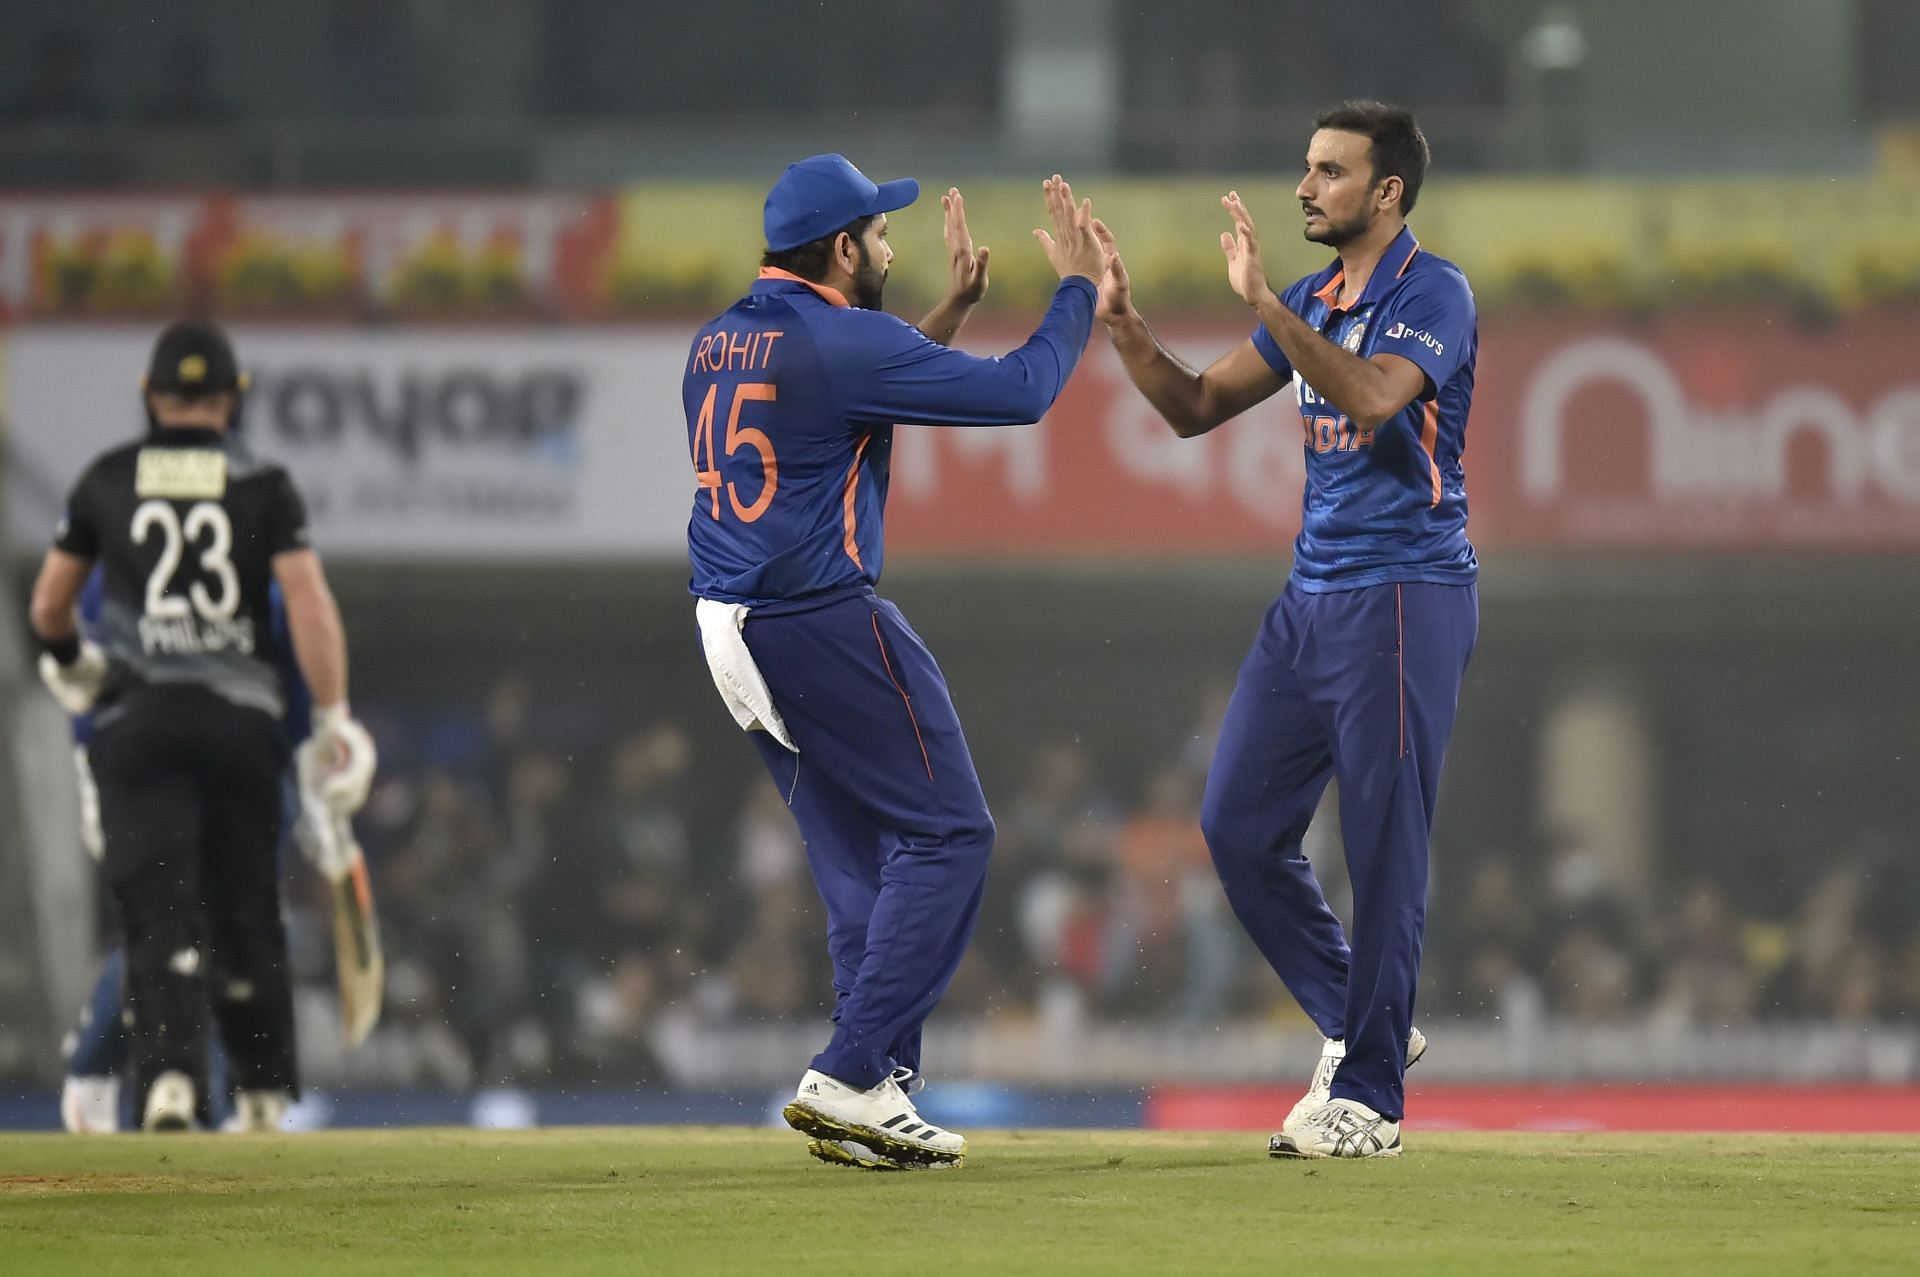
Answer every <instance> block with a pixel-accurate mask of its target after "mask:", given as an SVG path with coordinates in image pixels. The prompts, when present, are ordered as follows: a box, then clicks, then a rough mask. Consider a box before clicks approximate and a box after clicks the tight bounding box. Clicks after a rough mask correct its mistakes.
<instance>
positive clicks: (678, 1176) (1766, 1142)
mask: <svg viewBox="0 0 1920 1277" xmlns="http://www.w3.org/2000/svg"><path fill="white" fill-rule="evenodd" d="M1409 1142H1410V1144H1411V1148H1410V1151H1409V1152H1408V1154H1407V1156H1406V1157H1404V1158H1401V1159H1400V1160H1398V1161H1393V1160H1382V1161H1373V1162H1358V1163H1354V1162H1343V1163H1330V1162H1276V1161H1271V1160H1269V1159H1268V1158H1267V1156H1266V1153H1265V1141H1264V1139H1263V1138H1260V1137H1257V1136H1248V1135H1244V1134H1240V1135H1217V1134H1174V1133H1161V1132H1139V1131H1107V1132H1078V1131H1076V1132H1059V1131H1016V1132H998V1133H996V1132H978V1133H975V1134H974V1135H973V1136H972V1143H973V1152H972V1156H971V1158H970V1160H969V1163H968V1165H967V1166H965V1167H964V1168H962V1169H959V1170H955V1171H936V1172H923V1173H913V1174H875V1173H871V1172H861V1171H852V1170H842V1169H838V1168H835V1167H830V1166H824V1165H820V1164H818V1163H815V1162H813V1161H812V1160H811V1159H809V1158H808V1157H807V1156H806V1155H805V1153H804V1152H803V1150H802V1146H801V1141H800V1139H799V1137H797V1136H795V1135H793V1134H791V1133H788V1132H782V1131H771V1130H751V1131H749V1130H714V1129H693V1128H674V1129H663V1128H638V1129H631V1130H548V1131H538V1132H513V1133H491V1132H473V1131H426V1130H420V1131H392V1132H378V1133H370V1132H335V1133H327V1134H316V1135H301V1136H292V1137H247V1136H239V1137H236V1136H212V1135H201V1136H165V1137H142V1136H123V1137H117V1138H111V1139H102V1138H95V1137H74V1136H6V1137H0V1272H4V1273H7V1274H28V1273H46V1272H71V1273H82V1274H86V1275H87V1277H106V1275H108V1274H114V1273H140V1274H151V1273H192V1274H195V1275H196V1277H200V1275H203V1274H204V1275H211V1274H217V1273H249V1274H260V1273H265V1274H269V1275H270V1277H289V1275H291V1274H296V1273H305V1272H322V1271H332V1272H351V1273H354V1274H356V1275H361V1274H384V1273H415V1272H417V1273H512V1274H527V1273H536V1274H547V1273H573V1272H607V1273H646V1274H653V1273H662V1274H667V1273H671V1274H699V1273H789V1272H790V1273H806V1274H813V1275H816V1277H817V1275H818V1274H822V1273H834V1272H846V1271H853V1272H860V1271H886V1272H924V1273H930V1274H942V1275H944V1274H954V1273H1009V1274H1011V1273H1045V1274H1055V1273H1100V1274H1127V1273H1161V1272H1186V1273H1205V1274H1227V1273H1250V1274H1260V1275H1261V1277H1272V1274H1274V1273H1276V1272H1313V1271H1316V1269H1314V1268H1312V1267H1306V1265H1313V1264H1325V1265H1327V1268H1326V1269H1325V1271H1329V1272H1355V1271H1357V1272H1367V1273H1419V1274H1427V1273H1472V1274H1475V1275H1476V1277H1484V1275H1485V1274H1488V1273H1496V1272H1513V1273H1528V1274H1534V1273H1558V1272H1569V1273H1572V1272H1578V1273H1594V1272H1635V1273H1638V1274H1642V1275H1644V1274H1647V1273H1658V1274H1660V1275H1661V1277H1672V1275H1673V1274H1681V1273H1693V1272H1702V1273H1704V1272H1714V1273H1724V1272H1758V1271H1770V1272H1791V1273H1817V1272H1834V1273H1847V1274H1857V1273H1862V1272H1913V1271H1915V1267H1914V1265H1915V1262H1916V1261H1915V1257H1916V1256H1920V1140H1916V1139H1914V1138H1912V1137H1898V1138H1895V1137H1866V1138H1862V1137H1847V1138H1835V1137H1818V1136H1727V1135H1699V1136H1684V1135H1681V1136H1675V1135H1659V1136H1652V1135H1462V1134H1437V1133H1436V1134H1422V1133H1419V1132H1417V1131H1416V1132H1414V1133H1413V1135H1412V1136H1411V1137H1410V1141H1409Z"/></svg>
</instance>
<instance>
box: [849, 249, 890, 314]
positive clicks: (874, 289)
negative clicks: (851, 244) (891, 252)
mask: <svg viewBox="0 0 1920 1277" xmlns="http://www.w3.org/2000/svg"><path fill="white" fill-rule="evenodd" d="M886 287H887V272H886V268H885V267H879V266H875V265H874V264H873V254H872V253H869V252H868V251H867V246H866V245H865V244H862V245H860V267H859V269H858V270H856V271H854V273H853V290H852V293H853V295H852V296H851V297H849V298H847V300H848V301H850V302H852V303H853V304H854V305H855V306H858V307H859V308H860V309H861V310H879V309H880V294H881V293H883V292H885V291H886Z"/></svg>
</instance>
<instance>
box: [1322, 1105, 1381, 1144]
mask: <svg viewBox="0 0 1920 1277" xmlns="http://www.w3.org/2000/svg"><path fill="white" fill-rule="evenodd" d="M1307 1120H1308V1121H1309V1122H1310V1123H1311V1124H1312V1125H1314V1126H1316V1127H1318V1128H1319V1129H1321V1130H1322V1131H1325V1132H1326V1133H1327V1134H1328V1135H1330V1136H1332V1138H1333V1146H1334V1148H1336V1149H1347V1150H1351V1151H1353V1152H1356V1153H1357V1152H1377V1151H1378V1150H1380V1149H1381V1148H1384V1147H1385V1146H1386V1144H1385V1141H1383V1140H1382V1139H1381V1138H1380V1125H1381V1123H1382V1122H1384V1121H1386V1119H1385V1118H1381V1117H1375V1118H1365V1117H1361V1116H1360V1115H1359V1114H1358V1113H1356V1112H1354V1111H1353V1110H1352V1109H1350V1108H1348V1107H1347V1106H1346V1105H1344V1104H1328V1105H1325V1106H1323V1107H1322V1108H1320V1109H1319V1110H1318V1111H1317V1112H1315V1113H1314V1115H1313V1116H1312V1117H1311V1118H1309V1119H1307ZM1363 1140H1364V1141H1370V1142H1371V1143H1372V1145H1373V1147H1372V1148H1370V1149H1367V1148H1362V1147H1361V1142H1362V1141H1363Z"/></svg>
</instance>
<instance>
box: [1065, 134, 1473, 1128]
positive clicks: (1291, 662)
mask: <svg viewBox="0 0 1920 1277" xmlns="http://www.w3.org/2000/svg"><path fill="white" fill-rule="evenodd" d="M1315 125H1316V129H1315V132H1314V134H1313V138H1312V141H1311V142H1310V143H1309V144H1308V147H1307V156H1306V176H1305V177H1304V178H1303V179H1301V182H1300V185H1299V188H1298V190H1297V192H1296V194H1297V195H1298V197H1299V200H1300V204H1301V208H1302V211H1303V213H1304V215H1305V222H1306V225H1305V234H1306V238H1307V239H1309V240H1311V241H1313V242H1315V243H1319V244H1325V245H1327V246H1328V247H1330V248H1332V249H1334V250H1335V251H1336V252H1338V254H1339V256H1338V258H1336V259H1335V260H1334V261H1333V262H1332V263H1331V264H1329V265H1328V266H1327V267H1326V269H1324V270H1322V271H1320V272H1318V273H1316V274H1314V275H1310V276H1308V277H1307V278H1305V279H1302V280H1299V281H1297V282H1295V283H1294V284H1293V285H1291V286H1290V287H1288V288H1287V289H1286V291H1285V292H1282V293H1277V294H1276V293H1275V292H1274V291H1273V289H1272V288H1271V287H1270V286H1269V285H1268V283H1267V278H1266V273H1265V270H1264V269H1263V267H1262V265H1261V260H1260V245H1259V241H1258V239H1257V238H1256V236H1255V231H1254V224H1253V218H1252V216H1251V214H1249V213H1248V211H1247V209H1246V207H1245V205H1244V204H1242V203H1241V201H1240V197H1239V195H1238V194H1236V193H1229V194H1228V195H1227V196H1226V197H1225V198H1224V199H1223V200H1222V204H1223V205H1224V206H1225V208H1226V210H1227V214H1228V216H1229V217H1230V218H1231V219H1232V223H1233V229H1232V231H1231V232H1228V233H1223V234H1222V235H1221V237H1220V240H1221V248H1222V250H1223V251H1224V252H1225V254H1226V258H1227V275H1228V279H1229V281H1230V282H1231V284H1232V286H1233V289H1234V291H1235V292H1236V293H1238V294H1239V295H1240V297H1241V299H1242V300H1243V301H1245V302H1246V304H1247V305H1248V306H1249V307H1251V308H1252V310H1253V311H1254V313H1255V315H1256V316H1258V319H1259V324H1258V326H1257V327H1256V328H1255V329H1254V332H1253V335H1252V336H1251V337H1250V338H1249V339H1248V340H1247V341H1245V342H1243V343H1241V344H1240V345H1239V346H1238V347H1236V348H1235V349H1233V350H1231V351H1229V352H1228V353H1227V354H1225V355H1223V356H1222V357H1221V358H1219V359H1218V360H1216V361H1215V362H1214V363H1213V364H1211V365H1210V366H1209V367H1208V368H1207V369H1206V370H1205V371H1204V372H1195V371H1193V370H1192V369H1190V368H1188V367H1187V366H1186V365H1184V364H1182V363H1181V362H1180V361H1179V360H1177V359H1175V358H1174V357H1173V356H1172V355H1170V354H1168V353H1167V352H1166V351H1165V350H1164V349H1163V348H1162V347H1161V346H1160V344H1159V343H1158V341H1157V340H1156V339H1155V338H1154V336H1153V333H1152V332H1151V331H1150V330H1149V329H1148V328H1147V325H1146V322H1145V321H1144V320H1142V319H1141V317H1140V313H1139V311H1137V310H1136V309H1135V308H1134V305H1133V301H1132V297H1131V289H1130V287H1129V283H1128V279H1127V274H1126V267H1125V265H1124V264H1123V263H1122V262H1121V260H1120V258H1119V256H1118V254H1117V252H1112V251H1110V253H1109V258H1108V265H1107V270H1106V274H1105V275H1104V276H1103V278H1102V281H1101V295H1100V309H1099V314H1100V318H1101V320H1102V321H1103V322H1104V323H1105V325H1106V327H1107V330H1108V332H1109V334H1110V335H1111V336H1112V338H1113V344H1114V348H1115V350H1116V351H1117V352H1118V353H1119V356H1120V359H1121V361H1122V362H1123V363H1124V364H1125V366H1126V369H1127V373H1128V375H1129V376H1130V377H1131V378H1132V379H1133V382H1134V385H1135V386H1137V387H1138V388H1139V389H1140V391H1141V393H1142V394H1144V395H1145V396H1146V398H1147V400H1148V401H1149V402H1151V403H1152V404H1153V406H1154V407H1155V408H1156V409H1157V410H1158V411H1159V412H1160V414H1161V416H1163V417H1164V418H1166V420H1167V423H1168V424H1169V425H1171V426H1172V427H1173V429H1174V433H1176V434H1178V435H1180V436H1181V437H1183V438H1188V437H1192V436H1194V435H1200V434H1205V433H1206V432H1207V431H1209V430H1212V429H1213V428H1214V427H1215V426H1218V425H1220V424H1222V423H1223V422H1226V421H1229V420H1231V419H1233V418H1234V417H1236V416H1238V415H1239V414H1240V413H1242V412H1245V411H1246V410H1247V409H1248V408H1251V407H1252V406H1253V405H1254V404H1257V403H1259V402H1261V401H1262V400H1264V399H1267V398H1269V397H1270V396H1272V395H1274V394H1276V393H1278V392H1280V391H1281V390H1283V389H1289V388H1290V389H1291V392H1292V393H1293V394H1294V395H1295V397H1296V398H1297V400H1298V403H1299V406H1300V424H1301V429H1302V432H1303V435H1304V447H1305V454H1306V468H1307V479H1306V488H1305V491H1304V493H1303V496H1302V518H1301V530H1300V536H1299V538H1298V540H1296V541H1295V542H1294V556H1293V572H1292V575H1291V577H1290V578H1289V580H1288V582H1287V585H1286V588H1285V590H1284V592H1283V593H1282V594H1281V596H1280V598H1279V599H1278V600H1276V601H1275V603H1274V604H1273V606H1272V607H1271V608H1270V609H1269V610H1268V612H1267V614H1266V617H1265V619H1264V621H1263V622H1262V623H1261V626H1260V630H1259V633H1258V634H1257V635H1256V636H1255V639H1254V643H1253V649H1252V650H1251V651H1250V652H1249V653H1248V654H1247V658H1246V661H1245V663H1244V664H1242V666H1241V667H1240V676H1239V680H1238V682H1237V683H1236V685H1235V687H1234V692H1233V698H1232V700H1231V702H1230V703H1229V706H1228V709H1227V713H1226V718H1225V721H1224V722H1223V724H1222V726H1221V729H1220V741H1219V744H1218V746H1217V748H1216V750H1215V753H1214V758H1213V765H1212V767H1211V768H1210V770H1209V772H1208V776H1207V790H1206V797H1205V799H1204V800H1203V803H1202V809H1201V823H1202V828H1203V831H1204V832H1205V834H1206V839H1207V845H1208V847H1209V848H1210V849H1211V850H1212V853H1213V860H1214V864H1215V866H1216V867H1217V868H1218V870H1219V873H1220V880H1221V882H1222V884H1223V885H1224V887H1225V889H1226V894H1227V899H1228V900H1229V901H1230V902H1231V903H1232V905H1233V910H1234V913H1235V914H1236V915H1237V916H1238V917H1239V919H1240V921H1241V923H1242V925H1244V926H1245V927H1246V929H1247V932H1248V934H1249V935H1251V936H1252V937H1253V941H1254V943H1255V945H1256V946H1258V948H1259V949H1260V952H1261V953H1262V954H1263V955H1264V956H1265V957H1266V959H1267V961H1268V962H1269V963H1270V964H1272V966H1273V969H1274V971H1275V972H1276V973H1278V974H1279V976H1280V978H1281V980H1282V981H1283V982H1284V983H1285V984H1286V986H1287V988H1288V990H1289V991H1291V992H1292V994H1293V996H1294V997H1295V998H1296V999H1298V1000H1299V1002H1300V1005H1301V1006H1302V1008H1304V1009H1305V1010H1306V1012H1307V1014H1308V1015H1309V1016H1310V1017H1311V1018H1312V1019H1313V1022H1314V1023H1315V1024H1316V1025H1317V1026H1318V1027H1319V1029H1320V1031H1321V1033H1323V1034H1324V1035H1325V1036H1326V1039H1327V1041H1326V1045H1325V1049H1324V1050H1323V1052H1322V1056H1321V1060H1320V1065H1319V1067H1318V1068H1317V1069H1316V1070H1315V1073H1314V1077H1313V1082H1312V1084H1311V1086H1310V1087H1309V1088H1308V1091H1307V1094H1306V1096H1305V1097H1304V1098H1303V1099H1302V1100H1301V1101H1300V1103H1299V1104H1297V1105H1295V1106H1294V1109H1293V1112H1292V1113H1291V1114H1289V1115H1288V1117H1287V1120H1286V1122H1285V1124H1284V1125H1283V1126H1282V1129H1281V1131H1280V1133H1279V1134H1276V1135H1275V1136H1274V1137H1273V1138H1272V1140H1271V1141H1270V1142H1269V1145H1268V1148H1269V1151H1270V1152H1271V1153H1272V1154H1273V1155H1274V1156H1278V1157H1374V1156H1394V1155H1397V1154H1398V1153H1399V1152H1400V1121H1401V1118H1402V1116H1403V1107H1404V1103H1403V1101H1404V1089H1403V1085H1402V1080H1403V1074H1404V1073H1405V1067H1406V1065H1407V1064H1409V1063H1411V1062H1412V1061H1413V1060H1414V1059H1417V1058H1418V1057H1419V1055H1420V1054H1421V1052H1423V1051H1424V1050H1425V1049H1426V1039H1425V1038H1424V1037H1422V1036H1421V1035H1420V1033H1419V1032H1418V1031H1417V1030H1416V1029H1415V1028H1414V1027H1413V1000H1414V990H1415V986H1416V985H1417V983H1418V981H1419V974H1420V948H1421V942H1422V938H1423V936H1424V934H1425V930H1426V901H1427V855H1428V848H1427V838H1428V831H1429V830H1430V828H1431V826H1432V822H1433V811H1434V800H1435V798H1436V796H1437V795H1438V792H1439V787H1440V764H1441V760H1442V758H1443V756H1444V755H1445V753H1446V747H1447V739H1448V737H1449V735H1450V734H1451V733H1452V730H1453V718H1454V710H1455V706H1456V704H1457V703H1458V700H1459V693H1460V683H1461V680H1462V678H1463V677H1464V675H1465V673H1466V667H1467V659H1468V657H1469V655H1470V654H1471V653H1472V651H1473V642H1474V636H1475V633H1476V631H1477V629H1478V624H1479V619H1478V618H1479V602H1478V594H1477V587H1476V584H1475V582H1476V579H1477V576H1478V563H1477V562H1476V560H1475V558H1474V553H1473V547H1472V546H1471V545H1470V544H1468V542H1467V534H1466V524H1467V490H1466V477H1465V473H1464V471H1463V470H1462V468H1461V451H1462V449H1463V448H1464V447H1465V444H1466V428H1467V415H1468V410H1469V409H1470V407H1471V405H1472V401H1473V371H1474V358H1475V353H1476V348H1477V345H1478V340H1479V338H1478V329H1477V323H1476V320H1475V316H1474V303H1473V293H1472V292H1471V290H1469V289H1468V287H1467V281H1466V277H1465V276H1464V275H1462V274H1461V273H1460V271H1459V269H1458V268H1457V267H1455V266H1454V265H1453V264H1452V263H1451V262H1448V261H1444V260H1442V259H1441V258H1438V257H1435V256H1434V255H1433V254H1431V253H1428V252H1425V251H1423V250H1422V249H1421V247H1420V245H1419V244H1418V243H1417V242H1416V241H1415V240H1414V237H1413V232H1412V231H1411V230H1409V229H1408V228H1407V225H1406V217H1407V214H1408V213H1410V212H1412V211H1413V206H1414V201H1415V200H1416V199H1417V198H1418V196H1419V194H1420V184H1421V181H1422V179H1423V178H1424V177H1425V175H1426V170H1427V161H1428V151H1427V143H1426V139H1425V137H1424V136H1422V135H1421V133H1420V130H1419V127H1418V126H1417V125H1416V124H1415V123H1414V120H1413V117H1412V116H1411V115H1410V114H1408V113H1407V112H1406V111H1403V110H1399V109H1397V108H1393V107H1388V106H1384V105H1382V104H1380V103H1378V102H1350V103H1347V104H1345V105H1342V106H1339V107H1335V108H1333V109H1331V110H1328V111H1325V112H1322V113H1321V114H1320V116H1319V117H1318V118H1317V119H1316V121H1315ZM1104 231H1105V228H1104V227H1103V228H1102V232H1103V239H1104V240H1105V242H1106V243H1107V245H1108V247H1109V249H1110V250H1112V249H1113V247H1114V246H1113V242H1112V239H1111V236H1110V235H1107V234H1105V233H1104ZM1329 778H1337V779H1338V781H1339V784H1340V830H1341V835H1342V839H1343V841H1344V842H1345V844H1346V856H1347V869H1348V872H1349V875H1350V877H1351V879H1352V884H1353V929H1352V932H1351V933H1350V934H1349V933H1347V932H1344V931H1343V930H1342V928H1341V925H1340V921H1339V919H1338V918H1336V917H1335V916H1334V914H1333V912H1332V910H1330V909H1329V908H1328V907H1327V901H1326V897H1325V895H1324V894H1323V893H1322V891H1321V889H1320V884H1319V883H1318V882H1317V881H1316V880H1315V878H1314V874H1313V869H1312V867H1311V866H1310V865H1309V864H1308V862H1307V859H1306V857H1305V856H1304V855H1303V854H1302V852H1301V840H1302V838H1303V836H1304V835H1305V833H1306V829H1307V822H1308V821H1309V820H1310V819H1311V818H1312V816H1313V813H1314V809H1315V808H1316V807H1317V806H1318V805H1319V802H1320V797H1321V794H1322V793H1323V792H1324V791H1325V790H1326V787H1327V782H1328V780H1329Z"/></svg>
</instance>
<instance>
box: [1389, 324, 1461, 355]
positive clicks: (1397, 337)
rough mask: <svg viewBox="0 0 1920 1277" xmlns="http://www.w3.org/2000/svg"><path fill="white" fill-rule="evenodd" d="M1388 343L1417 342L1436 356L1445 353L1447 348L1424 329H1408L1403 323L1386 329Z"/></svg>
mask: <svg viewBox="0 0 1920 1277" xmlns="http://www.w3.org/2000/svg"><path fill="white" fill-rule="evenodd" d="M1387 340H1388V341H1417V342H1419V343H1420V344H1421V345H1422V346H1425V347H1426V348H1427V349H1428V350H1431V351H1432V352H1433V353H1434V354H1436V355H1444V354H1446V353H1447V347H1446V344H1445V343H1444V342H1442V341H1441V340H1440V339H1439V338H1438V337H1435V336H1434V335H1433V334H1432V333H1430V332H1428V331H1427V330H1426V329H1424V328H1409V327H1407V326H1406V325H1405V324H1404V323H1401V324H1395V325H1394V326H1393V327H1391V328H1389V329H1387Z"/></svg>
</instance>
